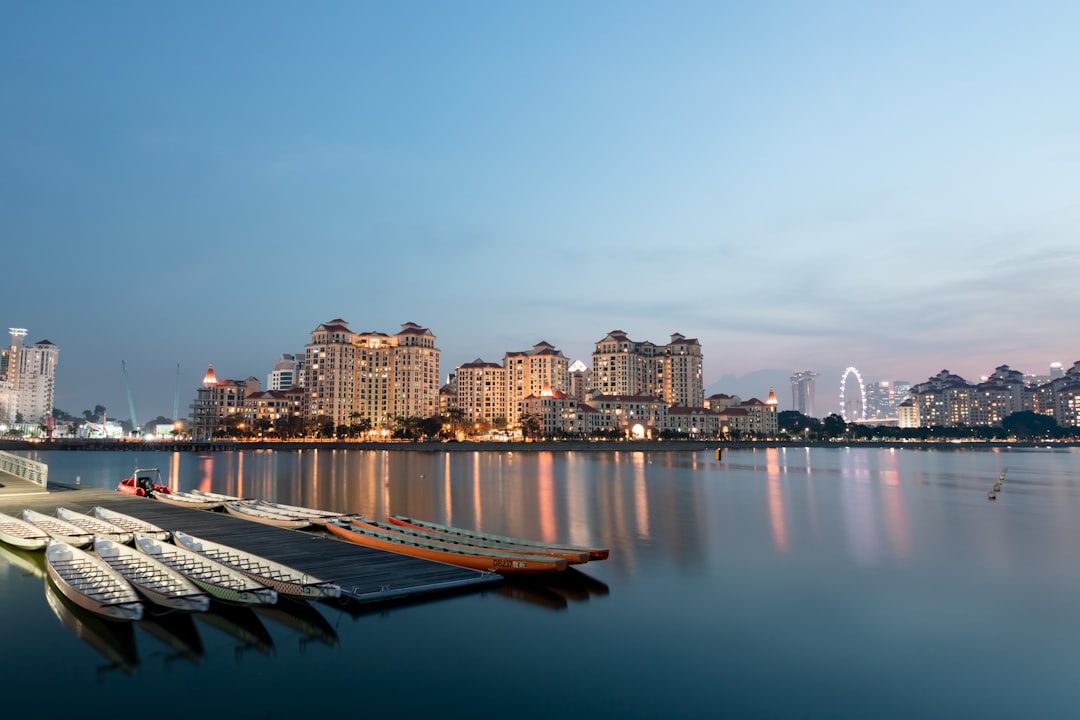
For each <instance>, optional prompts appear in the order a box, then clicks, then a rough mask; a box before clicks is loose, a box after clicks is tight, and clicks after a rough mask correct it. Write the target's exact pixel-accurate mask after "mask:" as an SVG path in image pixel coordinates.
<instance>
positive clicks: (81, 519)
mask: <svg viewBox="0 0 1080 720" xmlns="http://www.w3.org/2000/svg"><path fill="white" fill-rule="evenodd" d="M56 517H58V518H60V519H61V520H63V521H65V522H69V523H71V524H72V525H75V526H77V527H81V528H82V529H83V530H85V531H86V532H88V533H93V535H94V536H95V537H99V538H100V537H104V538H108V539H109V540H113V541H114V542H118V543H123V544H125V545H126V544H127V543H129V542H131V538H132V533H131V531H130V530H126V529H124V528H122V527H120V526H119V525H113V524H112V523H111V522H109V521H107V520H102V519H101V518H98V517H94V516H93V515H86V514H85V513H80V512H75V511H74V510H68V509H67V508H65V507H58V508H56Z"/></svg>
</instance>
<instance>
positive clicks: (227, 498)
mask: <svg viewBox="0 0 1080 720" xmlns="http://www.w3.org/2000/svg"><path fill="white" fill-rule="evenodd" d="M191 494H192V495H198V496H199V497H202V498H207V499H208V500H220V501H221V502H223V503H231V502H249V501H251V500H254V498H249V497H240V496H239V495H225V494H223V493H216V492H207V491H206V490H199V489H197V488H196V489H194V490H192V491H191Z"/></svg>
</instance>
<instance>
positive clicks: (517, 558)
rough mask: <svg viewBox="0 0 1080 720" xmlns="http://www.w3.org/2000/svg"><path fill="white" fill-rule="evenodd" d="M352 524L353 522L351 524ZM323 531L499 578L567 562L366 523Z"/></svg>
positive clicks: (556, 568)
mask: <svg viewBox="0 0 1080 720" xmlns="http://www.w3.org/2000/svg"><path fill="white" fill-rule="evenodd" d="M354 522H355V521H354ZM326 529H327V530H328V531H330V532H331V533H333V534H334V535H336V536H338V537H340V538H342V539H343V540H348V541H349V542H354V543H356V544H357V545H363V546H365V547H370V548H375V549H377V550H387V551H389V552H395V553H401V554H403V555H411V556H412V557H418V558H424V559H425V560H434V561H436V562H442V563H447V564H450V565H457V566H459V567H467V568H472V569H473V570H483V571H486V572H495V573H499V574H500V575H513V574H524V573H539V572H557V571H560V570H565V569H566V565H567V563H566V559H565V558H557V557H551V556H544V555H522V554H517V553H507V552H499V551H497V550H491V549H487V548H481V547H473V548H469V547H467V546H465V545H460V544H458V545H454V544H451V543H441V542H436V541H431V540H422V539H419V538H415V537H410V536H409V535H405V534H403V533H396V532H387V531H385V530H380V529H378V528H375V527H372V526H365V524H362V523H361V524H354V523H347V522H342V521H340V520H331V521H330V522H328V523H326Z"/></svg>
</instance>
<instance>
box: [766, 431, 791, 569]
mask: <svg viewBox="0 0 1080 720" xmlns="http://www.w3.org/2000/svg"><path fill="white" fill-rule="evenodd" d="M765 474H766V478H767V488H768V500H769V527H770V528H771V529H772V536H773V544H774V545H776V549H777V550H779V551H780V552H787V550H788V529H787V520H786V519H785V517H784V489H783V487H782V486H781V484H780V455H779V453H778V452H777V451H776V448H771V449H769V450H766V451H765Z"/></svg>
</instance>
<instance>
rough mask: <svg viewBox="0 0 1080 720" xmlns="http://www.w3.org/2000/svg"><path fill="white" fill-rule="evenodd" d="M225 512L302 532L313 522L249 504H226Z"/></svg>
mask: <svg viewBox="0 0 1080 720" xmlns="http://www.w3.org/2000/svg"><path fill="white" fill-rule="evenodd" d="M225 512H227V513H229V514H230V515H233V516H234V517H239V518H243V519H245V520H251V521H253V522H257V523H262V524H263V525H273V526H275V527H280V528H290V529H292V530H301V529H303V528H307V527H311V520H309V519H307V518H301V517H297V516H295V515H290V514H286V513H283V512H279V511H274V510H271V509H269V508H262V507H260V506H258V505H254V504H252V503H247V502H235V503H233V502H229V503H225Z"/></svg>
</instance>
